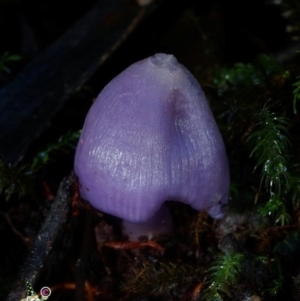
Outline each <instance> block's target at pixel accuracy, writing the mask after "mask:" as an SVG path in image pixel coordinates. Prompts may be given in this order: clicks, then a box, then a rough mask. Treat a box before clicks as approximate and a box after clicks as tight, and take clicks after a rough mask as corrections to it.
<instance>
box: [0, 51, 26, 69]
mask: <svg viewBox="0 0 300 301" xmlns="http://www.w3.org/2000/svg"><path fill="white" fill-rule="evenodd" d="M21 59H22V57H21V56H20V55H17V54H10V53H9V52H4V53H3V54H2V55H1V57H0V71H3V72H6V73H11V69H10V67H9V65H10V64H11V63H12V62H17V61H20V60H21Z"/></svg>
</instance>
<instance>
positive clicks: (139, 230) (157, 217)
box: [123, 204, 173, 241]
mask: <svg viewBox="0 0 300 301" xmlns="http://www.w3.org/2000/svg"><path fill="white" fill-rule="evenodd" d="M172 229H173V219H172V216H171V213H170V211H169V210H168V208H167V207H166V205H165V204H163V205H162V206H161V207H160V209H159V210H158V211H157V212H156V213H155V214H154V216H152V217H151V218H150V219H148V220H147V221H146V222H142V223H131V222H128V221H125V220H123V234H124V235H127V236H128V237H129V240H131V241H136V240H138V238H139V237H140V236H146V237H147V238H148V239H151V238H152V237H154V236H156V235H159V234H166V233H169V232H171V231H172Z"/></svg>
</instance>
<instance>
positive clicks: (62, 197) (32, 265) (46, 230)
mask: <svg viewBox="0 0 300 301" xmlns="http://www.w3.org/2000/svg"><path fill="white" fill-rule="evenodd" d="M72 183H73V177H72V176H70V177H69V178H66V179H64V180H63V181H62V182H61V184H60V187H59V190H58V192H57V196H56V198H55V200H54V201H53V203H52V206H51V208H50V211H49V213H48V216H47V218H46V220H45V222H44V224H43V226H42V228H41V229H40V231H39V233H38V235H37V237H36V240H35V242H34V244H33V247H32V249H31V250H30V251H29V254H28V257H27V259H26V261H25V263H24V265H23V267H22V269H21V271H20V273H19V276H18V279H17V281H16V283H15V284H14V285H13V289H12V291H11V292H10V294H9V295H8V297H7V299H6V301H19V300H21V299H22V298H25V297H26V286H25V279H27V280H28V281H29V282H30V283H31V284H32V285H34V284H35V283H36V281H37V280H38V278H39V274H40V272H41V271H42V268H43V265H44V263H45V261H46V260H47V258H48V257H49V255H50V253H51V249H52V247H53V245H54V243H55V242H56V241H57V239H59V236H60V235H61V234H62V232H63V231H62V229H63V225H64V224H65V223H66V221H67V219H68V217H69V213H70V207H71V206H70V202H69V201H68V200H69V198H70V193H71V192H70V191H71V185H72Z"/></svg>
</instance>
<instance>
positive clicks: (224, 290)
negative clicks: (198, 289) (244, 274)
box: [204, 252, 243, 301]
mask: <svg viewBox="0 0 300 301" xmlns="http://www.w3.org/2000/svg"><path fill="white" fill-rule="evenodd" d="M242 260H243V255H242V254H240V253H233V252H226V253H224V254H221V255H219V256H218V258H217V259H216V261H215V262H214V263H213V265H212V267H211V268H210V269H209V270H208V273H209V276H208V284H209V286H208V287H207V288H206V290H205V291H204V295H205V300H207V301H215V300H219V301H222V300H223V297H222V296H223V295H227V296H230V287H231V285H233V284H235V283H236V282H237V280H238V277H239V275H240V273H241V270H242V264H241V262H242Z"/></svg>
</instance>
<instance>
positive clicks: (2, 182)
mask: <svg viewBox="0 0 300 301" xmlns="http://www.w3.org/2000/svg"><path fill="white" fill-rule="evenodd" d="M31 191H32V182H31V178H30V177H29V175H28V174H26V168H25V167H20V168H18V167H15V166H12V165H11V164H9V163H8V162H7V161H6V160H5V158H3V157H2V156H0V196H1V195H3V196H4V198H5V200H6V201H9V199H10V198H11V196H12V195H13V194H15V195H16V196H17V197H18V198H21V197H23V196H24V195H25V194H28V193H29V192H31Z"/></svg>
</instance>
